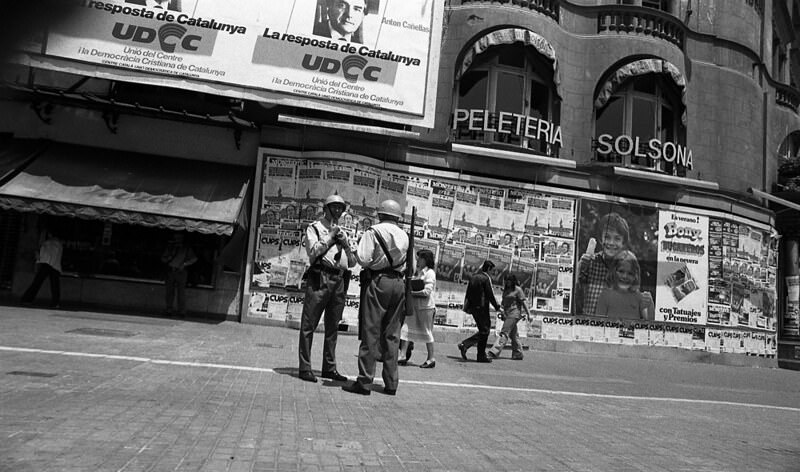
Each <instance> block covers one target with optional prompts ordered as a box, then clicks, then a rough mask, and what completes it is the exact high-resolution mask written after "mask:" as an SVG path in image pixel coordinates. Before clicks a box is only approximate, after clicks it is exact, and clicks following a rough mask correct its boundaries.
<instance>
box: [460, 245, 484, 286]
mask: <svg viewBox="0 0 800 472" xmlns="http://www.w3.org/2000/svg"><path fill="white" fill-rule="evenodd" d="M488 258H489V249H488V248H487V247H485V246H476V245H474V244H469V245H467V246H466V247H465V248H464V265H463V268H462V275H461V280H462V281H463V282H464V283H467V282H469V281H470V279H471V278H472V274H474V273H476V272H478V271H479V270H480V269H481V266H483V262H484V261H486V259H488ZM490 275H491V274H490Z"/></svg>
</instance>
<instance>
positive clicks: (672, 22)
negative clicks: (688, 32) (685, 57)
mask: <svg viewBox="0 0 800 472" xmlns="http://www.w3.org/2000/svg"><path fill="white" fill-rule="evenodd" d="M597 33H598V34H603V33H605V34H627V35H640V36H651V37H654V38H659V39H663V40H666V41H669V42H671V43H673V44H675V45H676V46H678V47H679V48H681V49H683V44H684V39H685V31H684V26H683V24H682V23H681V22H680V20H678V19H677V18H675V17H674V16H672V15H669V14H667V13H661V12H658V11H654V10H652V9H645V8H641V7H629V6H609V7H606V8H603V9H601V10H599V11H598V13H597Z"/></svg>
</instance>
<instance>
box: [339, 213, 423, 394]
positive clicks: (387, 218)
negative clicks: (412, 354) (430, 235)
mask: <svg viewBox="0 0 800 472" xmlns="http://www.w3.org/2000/svg"><path fill="white" fill-rule="evenodd" d="M402 215H403V214H402V210H401V209H400V205H399V204H398V203H397V202H396V201H394V200H384V201H383V202H382V203H381V206H380V208H379V209H378V219H379V220H380V222H379V223H377V224H375V225H372V227H371V228H370V229H369V230H367V231H366V232H365V233H364V235H363V236H362V237H361V241H360V242H359V244H358V251H357V253H356V259H357V260H358V262H359V264H361V267H363V269H364V270H363V271H362V272H361V303H360V306H359V317H358V318H359V326H358V328H359V339H360V340H361V344H360V346H359V348H358V379H357V380H356V381H355V382H353V383H352V384H351V385H348V386H344V387H342V389H344V390H345V391H347V392H351V393H358V394H361V395H369V394H370V393H371V390H370V389H369V388H367V386H368V385H369V384H371V383H372V381H373V380H374V378H375V363H376V362H377V360H378V358H380V359H381V360H382V362H383V371H382V376H383V384H384V389H383V392H384V393H386V394H388V395H394V394H395V393H397V384H398V378H397V348H398V346H399V344H400V321H401V320H402V318H403V317H404V316H405V282H404V280H403V275H404V274H403V271H404V270H405V267H406V252H407V251H408V242H409V241H408V235H407V234H406V233H405V231H403V230H402V229H401V228H400V226H398V222H399V221H400V218H401V217H402Z"/></svg>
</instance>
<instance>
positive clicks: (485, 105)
mask: <svg viewBox="0 0 800 472" xmlns="http://www.w3.org/2000/svg"><path fill="white" fill-rule="evenodd" d="M556 101H557V94H556V92H555V85H554V83H553V65H552V63H550V62H549V61H547V60H546V59H544V58H543V57H542V56H541V55H540V54H539V53H538V52H537V51H535V50H534V49H533V48H531V47H525V46H523V45H521V44H513V45H504V46H496V47H493V48H490V49H489V50H487V51H486V52H485V53H483V54H481V55H480V56H478V57H477V58H476V60H475V62H474V63H473V65H472V67H471V68H470V69H469V70H468V71H467V72H465V73H464V74H463V75H462V76H461V78H460V80H459V84H458V97H457V103H456V108H457V110H459V111H461V112H462V113H467V112H468V111H470V110H473V111H477V113H475V114H473V115H472V117H471V119H463V120H457V122H456V126H455V129H454V139H455V140H456V141H459V142H476V143H480V144H487V145H493V146H497V147H507V148H511V149H513V148H520V147H522V148H525V149H530V150H532V151H535V152H537V153H539V154H544V155H548V156H554V157H557V156H558V144H559V143H560V134H559V135H558V136H556V134H555V130H556V127H557V126H558V122H559V116H558V107H557V102H556ZM526 124H527V126H528V128H527V131H526ZM555 141H558V142H555Z"/></svg>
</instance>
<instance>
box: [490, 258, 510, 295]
mask: <svg viewBox="0 0 800 472" xmlns="http://www.w3.org/2000/svg"><path fill="white" fill-rule="evenodd" d="M513 255H514V252H513V251H511V250H506V249H489V260H490V261H492V262H493V263H494V267H492V269H491V270H490V271H489V277H491V279H492V285H494V286H496V287H503V285H504V284H505V280H506V274H508V273H509V271H510V270H511V258H512V257H513Z"/></svg>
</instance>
